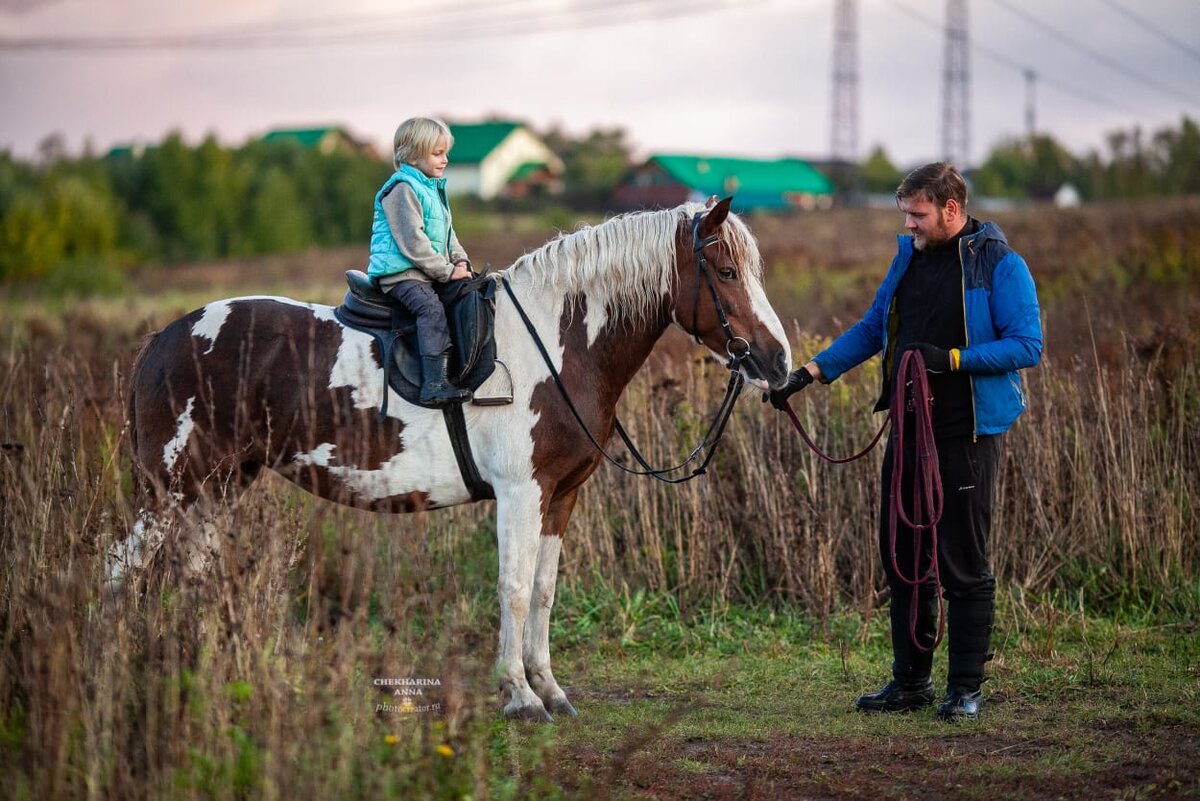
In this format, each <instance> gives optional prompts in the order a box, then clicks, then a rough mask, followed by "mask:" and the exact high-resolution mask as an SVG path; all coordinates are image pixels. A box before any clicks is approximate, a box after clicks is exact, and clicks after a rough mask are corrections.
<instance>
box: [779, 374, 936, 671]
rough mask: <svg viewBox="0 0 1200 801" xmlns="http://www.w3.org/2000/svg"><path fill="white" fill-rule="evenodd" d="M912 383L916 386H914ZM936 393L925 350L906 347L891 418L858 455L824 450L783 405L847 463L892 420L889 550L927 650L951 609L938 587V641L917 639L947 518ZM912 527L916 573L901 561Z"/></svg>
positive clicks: (913, 627) (912, 627) (913, 631)
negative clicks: (921, 604) (906, 493)
mask: <svg viewBox="0 0 1200 801" xmlns="http://www.w3.org/2000/svg"><path fill="white" fill-rule="evenodd" d="M910 387H911V390H909V388H910ZM932 403H933V396H932V395H931V394H930V392H929V376H928V374H927V373H926V372H925V359H924V357H922V356H921V353H920V351H913V350H909V351H905V352H904V353H903V354H901V356H900V369H899V370H898V371H897V373H896V387H895V390H894V392H893V394H892V403H891V406H890V408H889V410H888V416H887V419H886V420H884V421H883V424H882V425H881V426H880V427H879V431H877V432H876V433H875V437H874V438H873V439H872V440H871V443H870V444H869V445H867V447H865V448H863V449H862V450H861V451H859V452H858V453H856V454H854V455H853V456H847V457H845V458H841V459H836V458H834V457H832V456H830V455H829V454H827V453H825V452H824V451H822V450H821V449H820V448H819V447H817V445H816V443H815V442H813V440H812V438H811V437H809V435H808V432H807V431H805V430H804V426H803V425H802V424H801V423H800V418H798V417H797V416H796V413H795V412H794V411H793V410H792V407H791V404H786V405H785V406H784V411H786V412H787V415H788V417H789V418H791V421H792V425H793V426H794V427H795V429H796V431H797V432H799V434H800V438H801V439H803V440H804V443H805V444H806V445H808V447H809V448H811V449H812V451H813V453H815V454H817V456H819V457H821V458H822V459H824V460H825V461H827V462H829V463H830V464H846V463H848V462H853V461H855V460H857V459H861V458H862V457H864V456H866V455H867V454H868V453H870V452H871V451H872V450H873V449H874V448H875V446H876V445H877V444H878V443H879V440H880V438H882V436H883V432H884V430H885V429H886V428H887V425H888V423H889V422H890V423H891V424H892V442H893V448H892V475H891V477H890V480H889V488H888V490H889V496H888V553H889V558H890V559H891V560H892V570H893V571H894V572H895V574H896V575H897V576H898V577H899V579H900V580H901V581H902V582H904V583H905V584H907V585H908V586H910V587H912V603H910V604H909V614H908V636H909V638H910V639H911V640H912V643H913V645H915V646H916V647H917V649H918V650H920V651H924V652H926V653H928V652H930V651H933V650H935V649H936V648H937V647H938V645H939V644H940V643H941V641H942V635H943V634H944V633H945V630H946V612H945V605H944V603H943V601H942V596H941V593H940V592H939V593H938V629H937V635H936V636H935V637H934V640H933V644H932V645H930V646H928V647H926V646H924V645H922V644H921V643H920V642H918V640H917V611H918V601H919V593H920V587H921V585H922V584H924V583H926V582H927V581H929V580H931V579H932V580H933V581H934V585H935V587H937V586H940V585H941V575H940V573H939V572H938V558H937V549H938V542H937V524H938V521H940V520H941V519H942V506H943V498H944V496H943V492H942V478H941V472H940V470H939V468H938V453H937V444H936V442H935V441H934V438H933V415H932V413H931V410H930V409H931V405H932ZM907 411H912V412H913V417H914V420H915V424H916V431H915V432H914V435H913V436H914V439H913V448H914V450H915V456H916V473H915V474H914V476H913V487H912V504H911V508H912V514H911V515H910V514H909V513H908V512H907V511H906V510H905V508H904V501H903V499H902V498H901V497H900V495H901V487H902V486H903V485H902V480H903V478H904V418H905V416H906V414H905V413H906V412H907ZM901 522H903V523H904V525H906V526H908V527H909V528H910V529H912V532H913V565H912V574H911V576H909V575H905V573H904V571H902V570H901V569H900V565H899V563H898V562H897V553H896V540H897V537H898V533H899V530H900V525H899V524H900V523H901ZM926 531H928V532H929V536H930V547H931V551H930V554H931V555H930V559H929V567H928V568H927V569H926V570H925V572H924V573H921V550H922V549H921V545H922V542H921V540H922V538H923V535H924V532H926Z"/></svg>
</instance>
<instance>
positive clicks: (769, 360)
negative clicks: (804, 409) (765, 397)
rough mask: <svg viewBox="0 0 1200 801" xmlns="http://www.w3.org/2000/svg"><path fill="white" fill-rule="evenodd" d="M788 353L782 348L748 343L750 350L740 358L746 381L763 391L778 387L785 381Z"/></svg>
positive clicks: (788, 366)
mask: <svg viewBox="0 0 1200 801" xmlns="http://www.w3.org/2000/svg"><path fill="white" fill-rule="evenodd" d="M788 362H789V359H788V354H787V351H785V350H784V349H783V348H780V347H772V348H763V347H761V346H760V345H758V344H752V345H750V352H749V354H748V355H747V356H746V358H745V359H743V360H742V374H743V375H744V376H745V377H746V381H748V382H749V383H750V384H753V385H754V386H756V387H758V388H759V389H761V390H762V391H764V392H770V391H771V390H772V389H779V388H781V387H782V386H783V385H784V384H786V383H787V379H788V372H789V368H790V367H791V365H790V364H788Z"/></svg>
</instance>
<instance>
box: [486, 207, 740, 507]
mask: <svg viewBox="0 0 1200 801" xmlns="http://www.w3.org/2000/svg"><path fill="white" fill-rule="evenodd" d="M704 217H705V214H704V212H697V213H696V214H695V215H694V216H693V217H692V255H693V260H694V261H695V262H696V275H697V278H696V296H695V300H694V302H693V303H692V328H693V331H692V332H691V333H692V336H693V337H694V338H695V340H696V342H700V333H699V330H700V329H699V325H698V322H699V313H700V279H701V278H703V279H704V281H705V283H706V284H707V285H708V289H709V292H710V293H711V294H712V299H713V305H714V306H715V307H716V310H717V319H718V320H719V321H720V323H721V328H722V329H724V331H725V336H726V342H725V352H726V353H728V354H729V361H728V362H727V363H726V364H725V366H726V367H727V368H728V369H729V371H730V373H729V383H728V385H726V387H725V397H724V399H722V401H721V404H720V406H718V407H717V411H716V414H714V415H713V416H712V420H711V421H710V422H709V424H708V431H706V432H705V434H704V437H703V438H701V440H700V443H699V444H698V445H696V447H695V448H693V449H692V451H691V453H689V454H688V457H687V458H686V459H684V460H683V461H682V462H680V463H679V464H677V465H674V466H672V467H659V468H656V467H651V466H650V464H649V462H647V461H646V459H645V457H643V456H642V454H641V451H639V450H638V448H637V446H636V445H634V444H633V440H631V439H630V438H629V434H628V433H626V431H625V427H624V426H623V425H621V420H620V418H618V417H615V416H614V418H613V419H614V425H613V427H614V428H615V430H616V432H617V435H618V436H620V438H621V441H622V442H624V443H625V447H626V448H627V449H628V450H629V453H630V454H631V455H632V456H633V459H634V461H636V462H637V463H638V464H639V465H640V466H641V467H642V469H641V470H636V469H632V468H629V467H626V466H625V465H623V464H621V462H620V461H618V460H617V459H615V458H613V457H612V456H611V455H610V454H609V453H608V451H606V450H605V449H604V446H603V445H602V444H600V442H599V441H598V440H597V439H596V437H595V435H594V434H592V432H591V429H589V428H588V427H587V424H586V423H585V422H584V421H583V416H582V415H581V414H580V413H579V409H577V408H576V406H575V404H574V402H572V400H571V396H570V394H569V393H568V392H567V387H566V385H565V384H563V381H562V377H561V376H560V375H559V373H558V370H556V369H555V368H554V362H553V361H552V360H551V359H550V354H549V352H548V351H547V350H546V346H545V344H543V343H542V338H541V337H540V336H538V333H537V329H536V328H534V325H533V322H532V321H531V320H530V319H529V315H528V314H526V313H525V309H524V308H522V306H521V303H520V301H518V300H517V296H516V294H515V293H514V292H513V289H512V286H510V285H509V283H508V278H507V277H506V276H505V275H503V274H501V276H500V283H501V284H502V285H503V286H504V290H505V291H506V292H507V293H508V297H509V298H510V299H511V300H512V302H513V306H514V307H515V308H516V310H517V314H518V315H520V317H521V322H523V323H525V329H526V330H527V331H529V336H530V337H531V338H532V339H533V344H534V345H536V346H537V349H538V353H540V354H541V355H542V361H543V362H545V363H546V368H547V369H548V370H549V371H550V376H551V378H553V379H554V385H555V386H557V387H558V391H559V393H560V394H561V395H562V398H563V401H564V402H565V403H566V404H567V408H568V409H570V410H571V414H572V415H574V416H575V421H576V422H578V423H579V427H580V428H582V429H583V433H584V434H586V435H587V438H588V439H589V440H590V441H591V443H592V445H593V446H594V447H595V448H596V450H597V451H599V452H600V455H601V456H603V457H604V458H605V459H607V460H608V462H609V463H610V464H613V465H615V466H616V467H617V468H619V469H620V470H622V471H624V472H626V473H630V474H631V475H635V476H650V477H651V478H653V479H655V480H657V481H661V482H663V483H664V484H683V483H684V482H687V481H691V480H692V479H693V478H696V477H697V476H701V475H704V473H705V472H707V470H708V463H709V462H710V461H712V458H713V456H714V455H715V454H716V452H717V444H718V443H719V442H720V441H721V436H722V434H724V433H725V426H726V424H727V423H728V422H729V418H730V416H731V415H732V414H733V406H734V403H735V402H736V401H737V399H738V395H740V394H741V392H742V387H743V386H744V385H745V378H743V377H742V370H741V367H742V362H743V361H745V360H746V359H747V358H748V357H749V355H750V343H749V342H747V341H746V340H745V338H744V337H739V336H737V335H735V334H734V333H733V326H731V325H730V324H729V318H728V317H727V316H726V314H725V307H724V305H722V303H721V298H720V296H719V295H718V294H717V287H716V284H714V283H713V278H712V273H711V268H710V267H709V264H708V259H707V258H706V257H705V255H704V249H705V248H706V247H708V246H709V245H714V244H716V243H717V242H719V241H720V235H719V234H717V233H713V234H712V235H710V236H707V237H705V238H704V239H701V238H700V223H701V222H702V221H703V219H704ZM685 330H686V329H685ZM738 342H741V343H742V346H743V347H742V348H738V347H736V346H737V343H738ZM701 344H703V343H701ZM704 451H707V453H706V454H705V456H704V461H702V462H701V463H700V465H699V466H698V467H695V468H693V470H692V472H691V473H689V474H688V475H686V476H680V477H675V478H668V477H667V475H668V474H669V473H674V472H676V471H677V470H682V469H683V468H684V467H687V466H688V465H689V464H691V463H692V462H694V461H695V460H696V459H698V458H700V454H701V452H704Z"/></svg>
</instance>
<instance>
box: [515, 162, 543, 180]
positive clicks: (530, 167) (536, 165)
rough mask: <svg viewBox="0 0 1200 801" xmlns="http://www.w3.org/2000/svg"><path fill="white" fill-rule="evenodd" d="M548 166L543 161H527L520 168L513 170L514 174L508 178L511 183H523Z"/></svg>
mask: <svg viewBox="0 0 1200 801" xmlns="http://www.w3.org/2000/svg"><path fill="white" fill-rule="evenodd" d="M545 167H546V165H545V163H544V162H541V161H526V162H525V163H523V164H522V165H521V166H520V167H517V168H516V169H515V170H513V174H512V175H510V176H508V180H509V181H523V180H525V179H526V178H528V177H529V176H531V175H533V174H534V173H535V172H537V171H538V170H541V169H545Z"/></svg>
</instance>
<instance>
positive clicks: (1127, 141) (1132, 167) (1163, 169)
mask: <svg viewBox="0 0 1200 801" xmlns="http://www.w3.org/2000/svg"><path fill="white" fill-rule="evenodd" d="M1105 146H1106V149H1107V152H1106V153H1103V154H1102V153H1100V152H1098V151H1095V150H1093V151H1091V152H1089V153H1087V154H1086V155H1084V156H1075V155H1073V154H1072V153H1071V152H1070V151H1069V150H1067V149H1066V148H1065V147H1063V146H1062V145H1061V144H1060V143H1059V142H1058V141H1056V140H1055V139H1054V137H1052V136H1050V135H1048V134H1036V135H1034V136H1033V137H1032V138H1031V137H1021V138H1011V139H1007V140H1004V141H1002V142H1000V143H999V144H997V145H996V146H995V147H994V148H992V150H991V152H990V153H989V154H988V156H987V158H986V159H984V161H983V163H982V164H980V165H979V166H978V167H977V168H976V169H974V170H970V171H969V172H968V175H969V177H970V179H971V182H972V184H973V189H974V194H976V195H980V196H987V197H1005V198H1014V199H1022V198H1033V199H1044V198H1048V197H1050V196H1051V195H1053V194H1054V192H1055V191H1056V190H1057V189H1058V188H1059V187H1061V186H1062V185H1063V184H1066V183H1069V184H1071V185H1073V186H1074V187H1075V188H1076V189H1077V190H1078V191H1079V194H1080V197H1082V198H1083V199H1084V200H1115V199H1119V198H1136V197H1151V196H1161V195H1186V194H1197V193H1200V127H1198V126H1197V124H1196V121H1195V120H1192V119H1191V118H1189V117H1183V118H1182V120H1181V121H1180V124H1179V127H1178V128H1162V129H1160V130H1158V131H1155V132H1153V133H1147V132H1145V131H1143V130H1142V129H1141V128H1133V129H1132V130H1129V131H1114V132H1112V133H1110V134H1108V136H1107V137H1106V142H1105ZM860 176H861V183H862V185H863V187H864V189H865V190H866V191H867V192H885V193H891V192H893V191H895V189H896V186H897V185H898V184H899V183H900V180H901V179H902V178H903V177H904V174H903V172H902V171H901V170H899V169H897V168H896V167H895V166H894V165H893V164H892V162H891V160H890V159H889V158H888V157H887V154H886V152H885V151H884V150H883V148H882V147H876V148H874V149H873V150H872V152H871V154H870V155H869V156H868V157H867V159H866V160H865V161H864V162H863V164H862V165H861V171H860Z"/></svg>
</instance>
